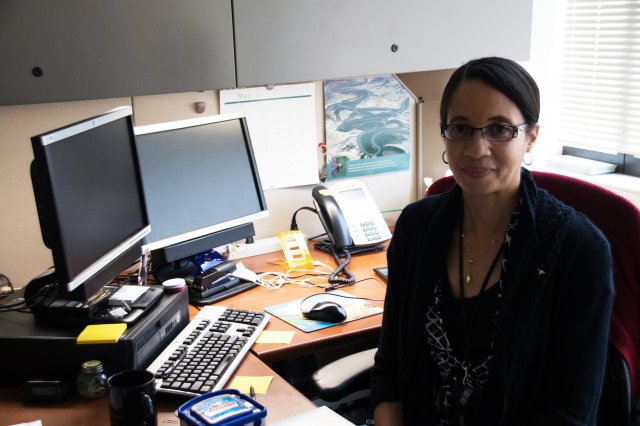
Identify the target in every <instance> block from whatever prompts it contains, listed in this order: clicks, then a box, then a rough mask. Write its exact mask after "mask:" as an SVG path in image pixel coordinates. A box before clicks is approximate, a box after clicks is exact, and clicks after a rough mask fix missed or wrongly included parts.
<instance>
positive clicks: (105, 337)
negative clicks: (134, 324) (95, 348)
mask: <svg viewBox="0 0 640 426" xmlns="http://www.w3.org/2000/svg"><path fill="white" fill-rule="evenodd" d="M126 329H127V324H125V323H117V324H91V325H88V326H86V327H85V328H84V330H82V332H81V333H80V334H79V335H78V338H77V339H76V343H77V344H79V345H89V344H95V343H116V342H117V341H118V339H119V338H120V336H122V333H124V331H125V330H126Z"/></svg>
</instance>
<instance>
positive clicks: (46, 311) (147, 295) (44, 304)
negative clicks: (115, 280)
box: [24, 274, 164, 324]
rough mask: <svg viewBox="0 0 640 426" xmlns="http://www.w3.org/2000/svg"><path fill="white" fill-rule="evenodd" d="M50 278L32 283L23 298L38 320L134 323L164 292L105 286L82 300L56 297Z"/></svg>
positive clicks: (38, 279) (132, 286) (128, 286)
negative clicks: (46, 289)
mask: <svg viewBox="0 0 640 426" xmlns="http://www.w3.org/2000/svg"><path fill="white" fill-rule="evenodd" d="M53 275H54V274H51V275H49V276H46V277H39V278H36V279H34V280H32V281H31V282H30V283H29V284H28V285H27V287H26V288H25V292H24V298H25V300H26V301H27V302H28V304H29V305H32V306H31V311H32V312H33V314H34V317H35V319H36V320H37V321H47V322H49V321H51V322H59V323H73V324H98V323H116V322H117V323H134V322H136V321H137V320H138V319H140V318H141V317H142V316H143V315H144V314H145V313H146V312H147V311H148V310H150V308H151V307H153V306H154V305H155V304H156V303H157V302H158V301H159V300H160V299H161V298H162V295H163V293H164V291H163V290H162V286H149V285H145V286H140V285H111V284H109V285H105V286H104V287H102V288H101V289H100V290H98V292H97V293H96V294H94V295H93V296H91V297H90V298H89V299H87V300H85V301H78V300H69V299H67V298H65V297H64V296H62V297H58V296H57V294H56V292H55V291H52V290H50V291H46V292H43V289H44V288H45V287H47V286H48V287H49V288H55V285H56V284H55V282H52V280H53Z"/></svg>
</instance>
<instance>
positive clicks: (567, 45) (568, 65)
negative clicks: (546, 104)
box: [558, 0, 640, 156]
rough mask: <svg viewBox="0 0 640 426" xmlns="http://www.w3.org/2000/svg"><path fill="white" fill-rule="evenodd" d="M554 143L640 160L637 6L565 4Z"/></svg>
mask: <svg viewBox="0 0 640 426" xmlns="http://www.w3.org/2000/svg"><path fill="white" fill-rule="evenodd" d="M563 32H564V46H563V49H562V55H563V64H562V80H561V100H560V111H559V115H560V120H559V126H558V134H559V142H560V143H562V144H563V145H569V146H575V147H579V148H585V149H589V150H595V151H604V152H610V153H623V154H632V155H635V156H640V1H638V0H627V1H616V0H600V1H598V0H566V10H565V19H564V29H563Z"/></svg>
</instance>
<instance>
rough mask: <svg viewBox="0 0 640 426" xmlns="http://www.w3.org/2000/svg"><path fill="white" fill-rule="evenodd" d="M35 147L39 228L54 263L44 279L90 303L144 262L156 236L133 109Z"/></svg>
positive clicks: (55, 133)
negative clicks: (144, 246)
mask: <svg viewBox="0 0 640 426" xmlns="http://www.w3.org/2000/svg"><path fill="white" fill-rule="evenodd" d="M31 143H32V147H33V153H34V160H33V162H32V164H31V179H32V183H33V190H34V195H35V198H36V206H37V211H38V217H39V220H40V229H41V232H42V238H43V241H44V243H45V245H46V246H47V247H48V248H50V249H51V252H52V255H53V263H54V267H53V268H52V269H51V270H50V271H48V273H47V274H46V275H45V276H46V277H47V278H46V280H47V281H48V282H51V283H55V285H56V287H57V288H56V290H57V297H58V298H64V299H67V300H80V301H84V300H87V299H88V298H90V297H91V296H92V295H94V294H95V293H96V292H97V291H98V290H100V289H101V288H102V287H103V286H105V285H106V284H108V283H109V282H110V281H111V280H112V279H113V278H115V277H116V276H117V274H119V273H120V272H122V271H123V270H124V269H126V268H127V267H129V266H130V265H131V264H132V263H133V262H135V261H136V260H137V259H139V258H140V255H141V240H142V238H143V237H144V236H145V235H146V234H147V233H149V231H150V226H149V220H148V217H147V211H146V205H145V201H144V193H143V187H142V180H141V177H140V167H139V163H138V158H137V154H136V146H135V136H134V134H133V121H132V110H131V108H130V107H122V108H118V109H115V110H112V111H109V112H108V113H105V114H102V115H99V116H95V117H91V118H87V119H85V120H82V121H79V122H76V123H74V124H70V125H68V126H65V127H62V128H58V129H56V130H52V131H49V132H46V133H43V134H40V135H37V136H34V137H32V138H31ZM34 281H36V280H34ZM34 281H32V282H34Z"/></svg>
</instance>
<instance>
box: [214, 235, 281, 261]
mask: <svg viewBox="0 0 640 426" xmlns="http://www.w3.org/2000/svg"><path fill="white" fill-rule="evenodd" d="M226 251H227V252H228V253H229V255H228V257H227V259H229V260H235V259H243V258H245V257H251V256H257V255H259V254H264V253H272V252H276V251H282V246H281V245H280V240H279V239H278V237H269V238H260V239H256V240H254V241H253V243H251V244H247V243H245V242H239V243H235V244H228V245H227V246H226Z"/></svg>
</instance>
